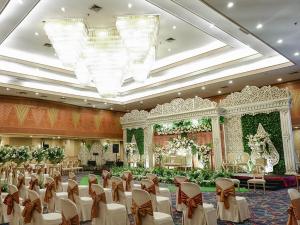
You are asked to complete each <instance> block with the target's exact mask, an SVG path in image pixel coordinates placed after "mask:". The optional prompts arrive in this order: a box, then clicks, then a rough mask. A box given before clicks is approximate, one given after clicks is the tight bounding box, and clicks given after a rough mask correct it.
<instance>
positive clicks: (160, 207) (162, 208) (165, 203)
mask: <svg viewBox="0 0 300 225" xmlns="http://www.w3.org/2000/svg"><path fill="white" fill-rule="evenodd" d="M141 188H142V189H143V190H145V191H147V192H148V193H149V194H150V196H151V200H152V207H153V210H154V211H157V212H163V213H166V214H169V215H172V208H171V203H170V200H169V198H168V197H164V196H157V195H156V189H155V184H154V183H153V181H151V180H149V179H143V180H141Z"/></svg>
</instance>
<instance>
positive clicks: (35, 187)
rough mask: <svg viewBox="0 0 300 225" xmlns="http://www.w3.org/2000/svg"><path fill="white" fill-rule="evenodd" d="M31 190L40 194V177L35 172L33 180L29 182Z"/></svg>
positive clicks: (32, 176)
mask: <svg viewBox="0 0 300 225" xmlns="http://www.w3.org/2000/svg"><path fill="white" fill-rule="evenodd" d="M28 189H29V190H33V191H36V192H37V193H38V194H39V193H40V186H39V180H38V177H37V176H36V175H34V174H32V175H31V180H30V182H29V188H28Z"/></svg>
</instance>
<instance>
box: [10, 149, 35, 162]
mask: <svg viewBox="0 0 300 225" xmlns="http://www.w3.org/2000/svg"><path fill="white" fill-rule="evenodd" d="M29 150H30V148H29V147H28V146H20V147H10V148H9V160H10V161H13V162H15V163H16V164H17V165H18V166H19V165H20V164H22V163H24V162H27V161H28V160H29V159H30V154H29Z"/></svg>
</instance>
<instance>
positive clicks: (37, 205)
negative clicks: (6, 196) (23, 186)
mask: <svg viewBox="0 0 300 225" xmlns="http://www.w3.org/2000/svg"><path fill="white" fill-rule="evenodd" d="M24 206H25V207H24V209H23V213H22V216H23V219H24V223H25V224H26V223H30V224H31V225H59V224H61V222H62V217H61V214H60V213H47V214H43V213H42V211H43V210H42V203H41V200H40V196H39V194H38V193H36V192H35V191H32V190H28V199H26V200H25V202H24Z"/></svg>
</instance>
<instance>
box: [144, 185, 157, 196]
mask: <svg viewBox="0 0 300 225" xmlns="http://www.w3.org/2000/svg"><path fill="white" fill-rule="evenodd" d="M141 189H142V190H145V191H147V192H148V193H149V194H154V195H156V190H155V184H152V185H151V186H149V187H147V186H146V185H145V184H141Z"/></svg>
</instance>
